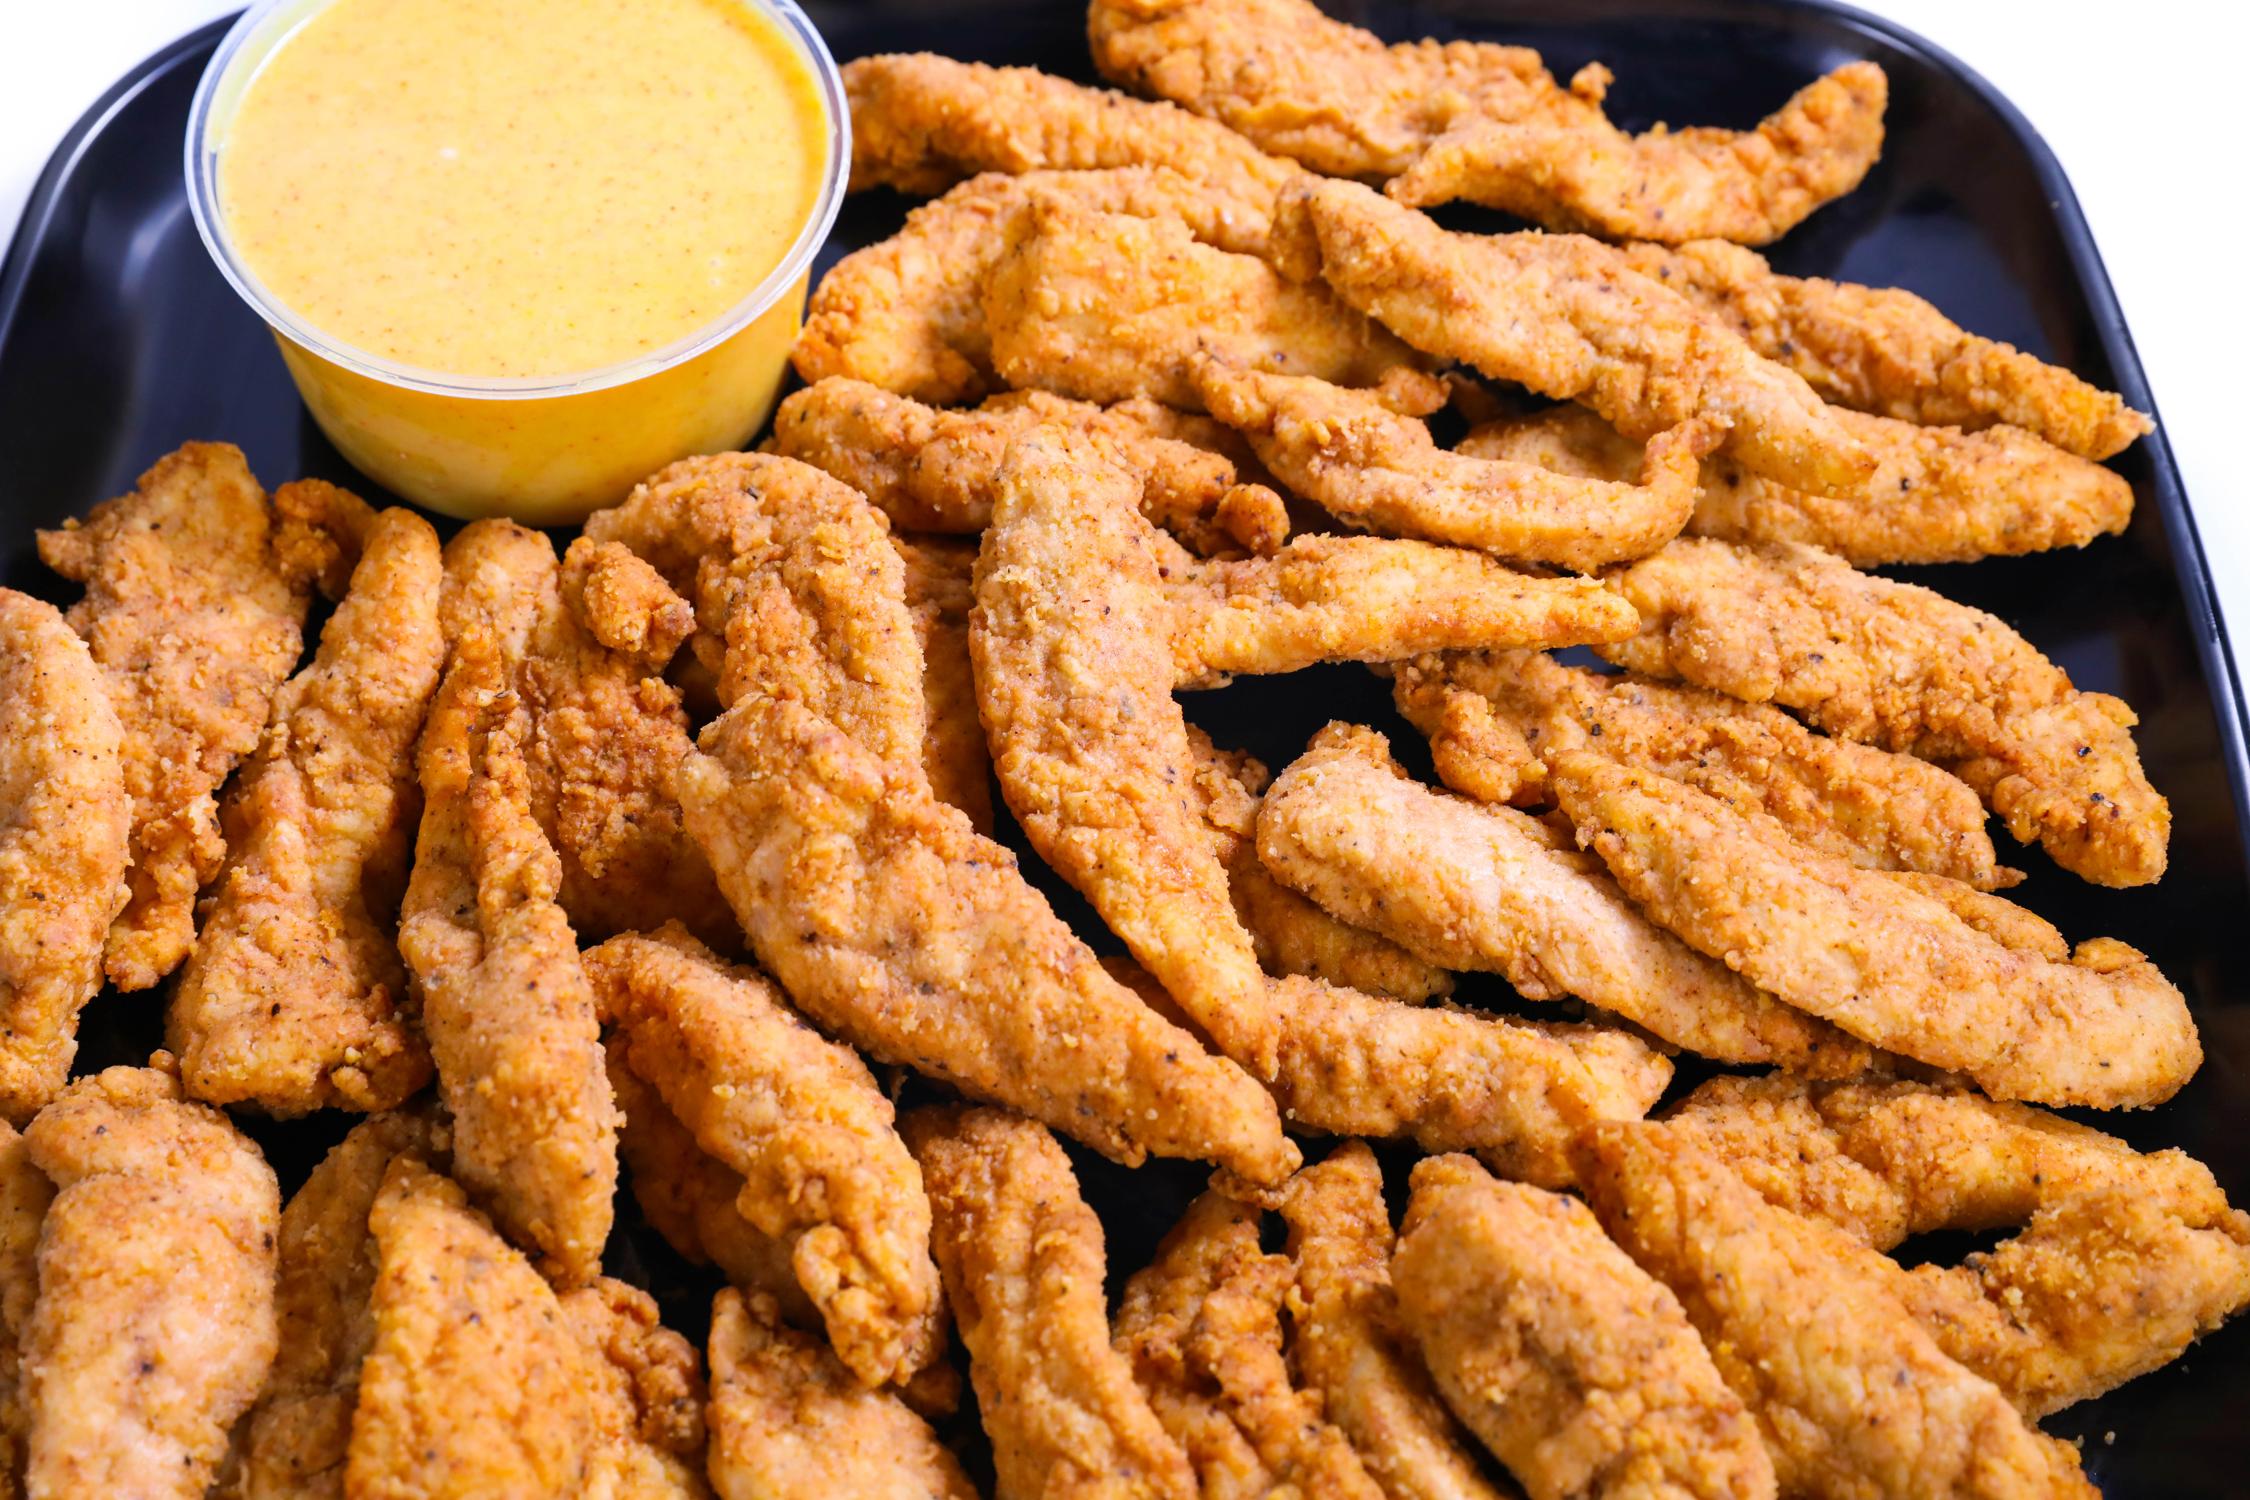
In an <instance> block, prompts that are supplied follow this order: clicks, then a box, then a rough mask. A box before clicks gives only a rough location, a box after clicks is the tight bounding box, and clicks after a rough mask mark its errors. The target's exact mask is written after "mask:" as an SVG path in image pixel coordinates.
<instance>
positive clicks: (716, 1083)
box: [585, 925, 943, 1385]
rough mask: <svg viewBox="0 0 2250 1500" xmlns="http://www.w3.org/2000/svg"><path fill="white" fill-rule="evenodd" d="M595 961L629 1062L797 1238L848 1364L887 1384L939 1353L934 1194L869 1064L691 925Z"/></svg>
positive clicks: (779, 1228) (632, 940)
mask: <svg viewBox="0 0 2250 1500" xmlns="http://www.w3.org/2000/svg"><path fill="white" fill-rule="evenodd" d="M585 965H586V973H587V977H588V978H589V979H590V980H591V981H592V982H593V984H594V987H595V991H596V994H597V996H598V998H599V1000H600V1003H601V1007H602V1011H603V1014H604V1015H605V1016H606V1017H607V1018H608V1019H609V1020H610V1022H611V1023H612V1024H614V1025H616V1026H617V1027H618V1028H619V1030H620V1032H621V1034H622V1036H623V1038H624V1041H625V1047H624V1056H625V1058H626V1060H627V1062H628V1064H629V1066H630V1067H631V1068H632V1070H633V1071H634V1072H635V1073H637V1074H639V1075H640V1077H641V1078H642V1079H643V1080H645V1081H646V1082H648V1083H649V1084H651V1085H652V1086H653V1087H654V1088H655V1089H656V1090H657V1092H658V1093H659V1094H660V1095H661V1096H662V1098H663V1100H664V1104H665V1108H666V1109H667V1110H668V1111H669V1112H670V1113H671V1114H672V1115H673V1116H674V1117H675V1118H677V1119H678V1120H679V1122H680V1123H681V1124H682V1125H684V1126H686V1127H687V1129H688V1131H689V1133H690V1134H691V1135H692V1136H693V1137H694V1138H695V1140H696V1142H697V1144H698V1145H700V1146H701V1147H702V1148H703V1150H704V1151H705V1152H706V1153H707V1154H709V1155H710V1156H712V1157H713V1158H715V1159H716V1160H718V1161H719V1162H722V1163H723V1164H725V1166H726V1167H728V1168H729V1169H730V1170H732V1171H734V1172H736V1173H738V1174H739V1175H740V1176H741V1177H742V1179H743V1182H742V1186H741V1187H740V1189H739V1190H738V1191H737V1193H736V1196H735V1200H734V1206H735V1208H736V1210H737V1211H738V1212H739V1213H740V1214H741V1215H742V1217H743V1218H744V1219H746V1220H747V1221H749V1223H750V1224H751V1225H753V1226H754V1227H755V1228H756V1229H757V1230H758V1232H759V1233H761V1234H763V1235H766V1236H768V1237H770V1238H773V1239H778V1240H783V1241H786V1242H787V1243H788V1246H789V1253H790V1258H791V1260H792V1262H793V1264H794V1266H795V1269H796V1274H797V1280H798V1283H799V1284H800V1285H801V1286H802V1287H803V1288H804V1290H805V1292H806V1294H807V1295H808V1296H809V1297H810V1298H811V1299H812V1301H813V1302H814V1304H815V1305H816V1306H817V1307H819V1309H820V1311H821V1316H822V1319H823V1320H824V1322H825V1323H826V1325H827V1328H828V1336H829V1340H830V1342H831V1343H832V1344H834V1345H835V1348H836V1352H837V1355H838V1357H840V1358H841V1359H842V1360H843V1361H844V1363H845V1365H846V1366H847V1367H849V1368H850V1369H851V1370H852V1372H853V1373H854V1374H855V1375H856V1376H857V1377H858V1378H859V1379H860V1381H861V1382H862V1383H864V1384H867V1385H877V1384H882V1383H885V1382H892V1381H899V1380H904V1379H906V1378H907V1377H908V1376H910V1375H912V1374H913V1373H914V1371H916V1370H918V1369H920V1368H921V1367H922V1366H923V1365H925V1364H927V1363H929V1362H930V1361H931V1360H932V1359H934V1358H935V1357H936V1356H937V1354H938V1353H939V1351H940V1348H941V1347H942V1339H943V1329H942V1325H941V1323H940V1322H939V1307H938V1285H937V1268H936V1267H935V1266H933V1265H932V1264H931V1262H930V1257H929V1249H928V1244H929V1204H928V1200H927V1199H926V1198H924V1196H923V1193H922V1174H921V1173H920V1171H919V1170H917V1169H916V1167H915V1165H914V1160H913V1158H912V1157H910V1156H909V1155H907V1152H906V1147H905V1146H904V1144H903V1143H901V1142H900V1140H899V1138H898V1134H897V1132H896V1131H895V1130H894V1129H893V1128H892V1125H893V1111H892V1108H891V1102H890V1100H889V1099H887V1098H885V1097H884V1095H883V1091H882V1088H881V1087H880V1086H879V1085H878V1084H877V1083H876V1081H875V1077H874V1075H873V1074H871V1073H869V1072H868V1071H867V1066H866V1064H864V1063H862V1062H861V1061H860V1060H859V1058H858V1057H857V1056H856V1055H855V1054H853V1053H852V1052H851V1051H850V1049H848V1048H845V1047H841V1046H838V1045H837V1044H836V1043H834V1042H831V1041H829V1040H827V1039H826V1038H824V1037H822V1036H821V1035H819V1034H818V1033H817V1032H815V1031H813V1030H812V1028H811V1027H809V1026H807V1025H805V1023H804V1022H803V1021H801V1020H799V1019H798V1018H797V1016H796V1014H795V1013H794V1012H792V1011H791V1010H790V1009H789V1008H788V1006H787V1005H786V1004H785V1003H784V1002H783V1000H782V997H781V996H780V994H779V993H778V992H777V991H776V990H775V989H774V988H773V986H772V985H770V984H768V983H767V982H766V981H765V980H764V979H763V978H761V977H760V976H759V975H758V974H757V973H756V971H754V970H752V969H749V968H746V967H730V966H728V965H725V964H723V963H721V962H720V961H719V960H718V959H717V958H716V957H714V956H713V955H712V953H711V951H710V950H709V949H707V948H705V947H704V946H703V945H702V944H700V943H698V942H696V940H695V939H694V938H692V937H690V936H689V935H688V933H687V932H686V930H685V929H684V928H680V927H677V926H672V925H667V926H665V927H663V928H661V929H659V930H658V931H656V932H655V933H652V934H650V935H649V936H646V937H642V936H635V935H629V936H625V937H618V938H612V939H610V940H609V941H608V942H606V943H604V944H602V945H601V946H600V947H598V948H594V949H590V950H589V951H588V952H587V953H586V955H585Z"/></svg>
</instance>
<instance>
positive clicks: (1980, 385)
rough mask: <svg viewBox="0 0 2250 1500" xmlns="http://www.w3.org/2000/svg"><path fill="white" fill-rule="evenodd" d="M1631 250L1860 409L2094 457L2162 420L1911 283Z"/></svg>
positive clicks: (1767, 351) (1730, 249) (1728, 254)
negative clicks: (1974, 324)
mask: <svg viewBox="0 0 2250 1500" xmlns="http://www.w3.org/2000/svg"><path fill="white" fill-rule="evenodd" d="M1625 255H1626V257H1627V259H1629V260H1630V261H1631V262H1632V263H1633V265H1634V266H1635V267H1636V268H1637V269H1638V270H1640V271H1641V272H1642V273H1643V274H1644V275H1649V276H1654V277H1656V278H1657V279H1658V280H1660V281H1662V282H1664V284H1665V285H1667V286H1669V287H1671V288H1672V289H1673V290H1674V291H1676V292H1678V293H1680V295H1682V296H1684V297H1686V298H1688V299H1689V300H1691V301H1693V302H1694V303H1695V304H1696V305H1697V306H1698V307H1701V308H1704V309H1705V310H1706V311H1709V312H1711V313H1713V314H1716V315H1717V316H1718V317H1720V318H1721V319H1723V320H1724V321H1725V322H1726V323H1727V325H1728V326H1729V327H1731V328H1733V329H1734V330H1735V332H1737V333H1739V334H1741V335H1742V336H1743V337H1744V338H1745V339H1748V340H1749V341H1750V344H1751V347H1753V348H1755V349H1756V350H1757V351H1758V352H1759V353H1760V354H1763V355H1764V356H1766V358H1768V359H1774V360H1779V361H1781V362H1782V363H1783V364H1785V365H1788V366H1789V367H1790V368H1791V369H1793V370H1795V371H1796V372H1797V373H1798V374H1800V375H1802V376H1804V377H1805V379H1806V380H1808V381H1810V382H1811V383H1812V387H1813V389H1814V390H1816V391H1818V392H1820V393H1821V395H1823V396H1825V397H1827V398H1828V399H1829V400H1831V401H1834V402H1837V403H1838V404H1840V405H1843V406H1849V407H1852V408H1854V409H1855V410H1858V411H1866V412H1875V413H1877V414H1879V415H1882V416H1886V417H1896V418H1898V419H1899V420H1900V421H1904V422H1917V423H1921V424H1923V425H1925V426H1931V427H1960V428H1965V429H1967V430H1970V431H1975V430H1978V429H1980V428H1985V427H1993V426H1999V425H2006V426H2009V427H2016V428H2021V429H2022V430H2023V431H2025V432H2028V433H2030V434H2032V435H2033V436H2035V437H2040V438H2044V439H2045V440H2046V441H2048V442H2050V443H2052V444H2054V445H2055V446H2056V447H2058V448H2061V449H2063V450H2064V451H2065V452H2068V453H2075V454H2077V455H2078V456H2079V457H2081V458H2091V459H2104V458H2110V457H2113V456H2115V455H2116V454H2118V453H2121V452H2123V451H2124V450H2125V449H2126V448H2128V447H2130V446H2131V445H2132V443H2133V442H2134V440H2135V439H2137V438H2140V437H2143V436H2145V435H2146V434H2148V433H2149V432H2151V431H2153V430H2154V429H2155V426H2156V424H2155V423H2154V422H2152V421H2151V420H2149V418H2148V416H2147V415H2146V414H2145V413H2142V412H2137V411H2134V410H2133V409H2132V408H2130V407H2128V406H2127V405H2126V404H2125V403H2124V401H2123V399H2122V398H2120V397H2118V396H2115V395H2113V394H2111V393H2110V392H2108V391H2104V390H2101V389H2099V388H2097V387H2095V386H2093V385H2090V384H2088V383H2087V382H2086V381H2083V380H2081V379H2079V378H2078V377H2077V376H2076V375H2073V374H2071V373H2070V372H2069V371H2068V370H2063V369H2058V368H2056V367H2055V366H2053V365H2050V364H2047V363H2046V362H2045V361H2043V360H2039V359H2035V358H2033V357H2032V356H2031V355H2029V354H2026V353H2024V352H2023V351H2022V350H2020V349H2016V348H2013V347H2011V346H2009V345H2007V344H2003V343H1999V342H1997V341H1995V340H1993V339H1987V338H1980V337H1978V336H1977V335H1976V334H1973V333H1969V332H1967V331H1966V330H1964V329H1962V328H1961V327H1960V326H1959V325H1958V324H1956V323H1954V322H1953V320H1952V319H1950V318H1948V317H1946V316H1945V314H1943V313H1941V312H1939V311H1938V310H1937V309H1936V308H1935V307H1932V306H1931V305H1930V304H1929V303H1927V302H1925V301H1923V300H1922V299H1921V298H1920V297H1917V296H1915V295H1914V294H1913V293H1912V292H1908V291H1901V290H1899V289H1897V288H1894V287H1867V286H1858V285H1855V284H1853V283H1851V282H1848V281H1843V282H1838V281H1823V280H1821V279H1819V278H1818V277H1796V276H1782V275H1779V274H1777V273H1776V272H1775V271H1774V269H1773V268H1772V267H1771V266H1770V265H1768V264H1767V263H1766V259H1765V257H1764V256H1762V255H1759V254H1757V253H1756V252H1755V251H1751V250H1745V249H1742V248H1741V247H1740V246H1737V245H1729V244H1723V243H1720V242H1717V241H1711V240H1699V241H1695V242H1692V243H1689V244H1684V245H1681V246H1679V248H1677V249H1669V250H1668V249H1665V248H1663V247H1661V246H1657V245H1629V246H1627V247H1625Z"/></svg>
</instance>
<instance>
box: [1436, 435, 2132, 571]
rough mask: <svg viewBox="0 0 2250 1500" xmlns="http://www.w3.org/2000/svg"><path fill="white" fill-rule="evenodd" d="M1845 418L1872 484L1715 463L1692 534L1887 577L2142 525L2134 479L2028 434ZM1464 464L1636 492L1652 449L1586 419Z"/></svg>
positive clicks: (1466, 443)
mask: <svg viewBox="0 0 2250 1500" xmlns="http://www.w3.org/2000/svg"><path fill="white" fill-rule="evenodd" d="M1833 415H1834V417H1835V420H1836V423H1837V425H1838V426H1839V427H1842V428H1843V429H1844V430H1845V431H1847V432H1850V433H1852V434H1854V435H1855V436H1856V437H1858V439H1859V440H1860V442H1861V443H1862V444H1863V445H1864V446H1865V447H1866V448H1867V450H1868V451H1869V452H1871V453H1873V454H1874V455H1875V457H1876V466H1875V468H1874V470H1873V472H1872V473H1870V474H1869V475H1868V477H1867V478H1866V479H1864V480H1862V481H1861V482H1859V483H1858V484H1856V485H1853V486H1851V487H1850V488H1849V489H1848V490H1847V491H1843V492H1840V493H1837V494H1833V495H1818V494H1808V493H1806V492H1805V491H1803V490H1797V489H1791V488H1790V487H1789V486H1788V485H1786V484H1782V483H1779V482H1777V481H1775V480H1771V479H1765V478H1761V477H1760V476H1758V475H1757V474H1754V473H1751V472H1749V471H1748V470H1747V469H1745V468H1744V467H1743V466H1742V465H1741V464H1740V463H1737V462H1736V461H1734V460H1733V459H1731V458H1728V457H1723V456H1719V457H1709V458H1706V459H1704V460H1703V463H1702V466H1701V469H1700V471H1699V473H1698V475H1697V476H1695V477H1694V478H1693V479H1691V481H1690V485H1689V488H1690V490H1691V493H1692V499H1693V504H1694V513H1693V514H1692V515H1690V516H1689V517H1688V521H1687V531H1688V534H1689V535H1691V536H1709V537H1720V538H1723V539H1725V540H1728V541H1738V542H1803V543H1806V544H1808V545H1810V546H1816V547H1825V548H1827V549H1828V550H1829V551H1831V552H1834V553H1836V554H1837V555H1839V556H1841V557H1843V558H1846V559H1847V560H1849V561H1851V562H1853V563H1856V564H1858V565H1860V566H1862V567H1874V566H1877V565H1879V564H1884V563H1941V562H1974V561H1976V560H1977V559H1978V558H1980V557H2015V556H2020V555H2022V554H2024V553H2027V552H2045V551H2050V550H2053V549H2055V548H2058V547H2083V546H2085V545H2086V544H2087V543H2088V542H2091V541H2093V540H2094V539H2095V538H2096V537H2100V536H2108V535H2112V534H2114V533H2117V532H2120V531H2123V530H2124V529H2125V524H2126V522H2127V521H2129V520H2131V519H2132V515H2133V487H2132V486H2131V485H2129V484H2127V483H2126V482H2125V480H2124V477H2123V476H2122V475H2119V474H2114V473H2112V472H2110V471H2109V470H2108V469H2105V468H2103V467H2102V466H2101V465H2099V464H2096V463H2092V462H2090V461H2088V460H2086V459H2083V458H2077V457H2074V456H2072V455H2071V454H2068V453H2065V452H2063V451H2062V450H2061V449H2060V448H2055V447H2052V446H2050V445H2049V444H2047V443H2045V442H2043V441H2041V440H2040V439H2038V438H2036V437H2033V436H2032V435H2031V434H2029V433H2027V432H2021V431H2019V430H2017V429H2016V428H2013V427H1985V428H1981V429H1979V430H1978V431H1976V432H1962V431H1959V430H1958V429H1956V428H1951V427H1914V426H1909V425H1908V424H1906V423H1903V422H1898V421H1894V420H1892V419H1891V418H1888V417H1871V416H1868V415H1866V414H1864V413H1862V412H1855V411H1844V410H1841V409H1839V410H1836V411H1834V412H1833ZM1458 451H1460V452H1462V453H1468V454H1473V455H1475V456H1476V457H1478V458H1483V459H1489V460H1507V461H1511V462H1514V463H1521V464H1532V465H1536V466H1537V467H1539V468H1542V469H1547V470H1549V471H1552V472H1554V473H1558V474H1568V475H1576V476H1578V477H1580V478H1581V479H1586V480H1609V481H1613V482H1616V483H1626V482H1629V481H1630V480H1631V479H1632V478H1633V476H1634V475H1635V474H1637V473H1639V472H1640V466H1641V464H1642V462H1643V460H1642V456H1641V453H1642V450H1641V448H1640V446H1639V445H1638V444H1636V443H1632V442H1628V441H1627V440H1626V439H1624V438H1623V437H1620V436H1619V435H1618V433H1617V430H1616V429H1615V428H1613V427H1611V426H1610V425H1609V424H1608V423H1607V422H1605V421H1603V420H1602V419H1601V417H1600V416H1599V415H1598V414H1596V413H1594V412H1591V411H1588V410H1586V409H1585V408H1584V407H1580V406H1557V407H1551V408H1549V409H1548V410H1546V411H1543V412H1540V413H1538V414H1537V415H1535V416H1530V417H1523V418H1517V419H1512V420H1506V421H1498V422H1490V423H1486V424H1485V425H1483V426H1480V427H1478V428H1476V429H1475V430H1474V431H1472V432H1471V433H1470V434H1469V435H1468V436H1467V437H1465V438H1463V439H1462V440H1461V446H1460V449H1459V450H1458Z"/></svg>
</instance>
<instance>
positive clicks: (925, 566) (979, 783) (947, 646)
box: [891, 536, 992, 837]
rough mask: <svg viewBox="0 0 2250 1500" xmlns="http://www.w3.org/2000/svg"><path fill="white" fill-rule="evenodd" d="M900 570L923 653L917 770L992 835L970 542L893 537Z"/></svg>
mask: <svg viewBox="0 0 2250 1500" xmlns="http://www.w3.org/2000/svg"><path fill="white" fill-rule="evenodd" d="M891 543H892V545H893V546H895V547H897V548H898V556H899V562H900V563H901V564H903V565H904V569H905V575H906V576H905V586H906V608H907V612H908V613H909V614H910V615H912V616H913V617H914V639H915V644H916V645H917V646H919V647H920V648H921V652H922V715H923V728H922V769H923V771H924V772H925V773H926V774H927V775H928V776H929V778H930V789H931V790H932V791H934V792H936V793H937V797H938V800H939V801H940V802H943V803H945V804H946V805H947V806H949V807H958V808H959V809H961V811H963V812H964V813H967V814H968V815H969V825H970V826H971V827H973V828H974V829H976V831H977V832H979V833H981V834H984V835H986V836H987V837H989V836H990V835H991V833H992V752H991V751H990V750H989V749H987V748H986V746H985V743H984V725H982V724H981V723H979V722H977V685H976V680H975V678H974V677H973V676H972V675H971V673H970V666H969V610H970V608H971V606H973V605H974V604H975V603H976V592H975V590H974V589H973V588H972V587H971V585H970V575H971V573H972V572H973V570H974V569H975V568H976V565H977V549H976V544H975V543H974V542H959V541H955V540H953V539H951V538H949V537H917V538H915V539H913V540H908V539H907V538H905V537H902V536H893V537H892V538H891Z"/></svg>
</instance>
